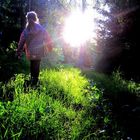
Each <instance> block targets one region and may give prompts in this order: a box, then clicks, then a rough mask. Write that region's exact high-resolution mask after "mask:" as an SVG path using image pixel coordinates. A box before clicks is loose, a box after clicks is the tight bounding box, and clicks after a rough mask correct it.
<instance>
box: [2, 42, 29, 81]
mask: <svg viewBox="0 0 140 140" xmlns="http://www.w3.org/2000/svg"><path fill="white" fill-rule="evenodd" d="M16 48H17V42H15V41H13V42H12V43H11V44H10V45H9V46H8V47H7V49H6V50H5V49H3V48H2V47H1V49H0V73H1V77H0V81H8V80H9V79H10V78H11V77H12V76H14V74H15V73H21V72H25V73H28V72H29V70H28V67H29V62H28V61H27V60H26V56H25V55H23V56H22V58H21V60H18V58H17V57H16V55H15V54H16Z"/></svg>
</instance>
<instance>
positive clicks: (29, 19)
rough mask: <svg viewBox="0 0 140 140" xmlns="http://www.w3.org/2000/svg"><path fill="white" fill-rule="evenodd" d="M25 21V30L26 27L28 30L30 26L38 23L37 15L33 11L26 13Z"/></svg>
mask: <svg viewBox="0 0 140 140" xmlns="http://www.w3.org/2000/svg"><path fill="white" fill-rule="evenodd" d="M26 20H27V23H26V28H28V27H29V28H30V26H32V25H33V24H34V23H39V18H38V16H37V13H36V12H34V11H30V12H27V14H26Z"/></svg>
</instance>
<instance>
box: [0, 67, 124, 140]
mask: <svg viewBox="0 0 140 140" xmlns="http://www.w3.org/2000/svg"><path fill="white" fill-rule="evenodd" d="M28 78H29V77H28V75H23V74H18V75H16V76H15V77H14V78H13V79H11V80H10V81H9V83H7V84H4V83H0V85H1V88H0V92H1V93H0V94H1V95H0V99H1V101H0V139H5V140H9V139H13V140H15V139H35V140H37V139H44V140H49V139H55V140H59V139H70V140H81V139H95V140H96V139H109V138H111V137H119V138H120V136H121V134H118V133H117V129H118V128H114V127H113V126H111V124H113V122H112V121H111V113H110V108H111V106H110V104H109V103H108V101H107V100H105V99H103V93H102V92H101V90H100V89H98V88H97V87H96V86H95V85H92V84H91V83H90V82H89V81H88V79H87V78H85V77H84V76H83V75H82V74H81V72H80V71H79V70H77V69H59V70H44V71H42V72H41V73H40V84H39V85H38V87H37V88H35V89H34V88H31V87H29V89H28V90H25V89H24V86H23V85H24V81H25V80H26V79H28Z"/></svg>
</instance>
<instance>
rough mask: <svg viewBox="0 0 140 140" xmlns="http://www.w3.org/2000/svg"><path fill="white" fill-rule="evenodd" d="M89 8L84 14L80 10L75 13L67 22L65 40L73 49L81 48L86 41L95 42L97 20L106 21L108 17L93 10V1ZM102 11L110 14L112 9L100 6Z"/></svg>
mask: <svg viewBox="0 0 140 140" xmlns="http://www.w3.org/2000/svg"><path fill="white" fill-rule="evenodd" d="M87 2H88V6H87V7H86V10H85V11H84V12H81V11H80V10H79V11H78V10H77V11H75V12H73V13H72V14H71V15H70V16H69V17H68V18H67V19H66V22H65V26H64V30H63V38H64V40H65V41H66V42H67V43H69V44H70V45H71V46H73V47H79V46H80V45H81V44H84V43H86V41H89V40H94V39H96V38H97V35H96V29H97V28H98V27H97V22H96V21H97V20H95V19H98V20H102V21H106V20H108V17H106V16H104V15H102V14H101V13H99V12H98V11H97V10H96V9H93V7H92V5H93V1H91V0H88V1H87ZM100 9H102V10H105V11H106V12H110V8H109V6H108V5H106V4H100Z"/></svg>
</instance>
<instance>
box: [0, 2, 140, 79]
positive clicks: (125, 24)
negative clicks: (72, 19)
mask: <svg viewBox="0 0 140 140" xmlns="http://www.w3.org/2000/svg"><path fill="white" fill-rule="evenodd" d="M81 2H82V6H83V10H84V9H86V6H87V3H88V2H87V1H86V0H82V1H81ZM93 3H94V7H93V8H95V9H96V10H97V11H98V12H99V13H101V14H102V15H104V16H108V17H109V19H110V20H108V21H103V20H101V19H100V20H98V19H97V21H96V22H97V23H98V25H99V29H98V31H97V32H98V40H97V45H96V46H95V45H94V44H90V48H96V50H95V49H91V50H92V51H93V53H92V54H94V53H96V55H99V56H100V57H99V58H98V61H97V62H96V63H94V64H93V62H94V60H92V57H91V64H90V65H94V67H95V69H96V70H97V71H99V72H104V73H108V74H110V73H112V72H113V71H114V70H116V69H119V70H120V71H121V72H122V73H123V74H124V77H125V78H127V79H133V80H135V81H140V67H139V60H140V54H139V53H140V37H139V33H140V1H139V0H121V1H120V0H95V1H93ZM101 4H104V5H105V4H108V5H109V6H110V9H111V10H110V13H108V12H106V11H105V10H103V9H100V5H101ZM75 6H76V0H69V1H67V0H51V1H50V0H14V1H13V0H1V1H0V73H1V75H2V76H1V78H0V80H7V79H8V78H9V77H11V76H12V75H13V74H15V73H16V72H17V71H22V70H23V66H22V64H21V63H23V62H21V63H20V64H19V62H18V60H17V59H16V58H15V57H14V54H15V50H16V47H17V42H18V40H19V36H20V33H21V31H22V29H23V28H24V26H25V22H26V21H25V15H26V13H27V12H28V11H30V10H33V11H36V12H37V13H38V15H39V18H40V22H41V24H42V25H43V26H44V27H46V28H47V30H48V31H49V32H50V34H51V35H52V38H53V40H54V41H55V43H56V44H57V41H56V40H57V39H56V36H57V38H58V36H59V35H58V32H60V31H61V28H62V26H63V21H64V17H65V16H66V15H67V14H69V13H70V11H71V10H72V9H73V8H74V7H75ZM107 31H109V33H108V34H107ZM56 34H57V35H56ZM97 50H99V51H97ZM99 52H100V53H99ZM98 53H99V54H98ZM100 54H102V55H100ZM91 56H92V55H91ZM104 64H105V65H104Z"/></svg>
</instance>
